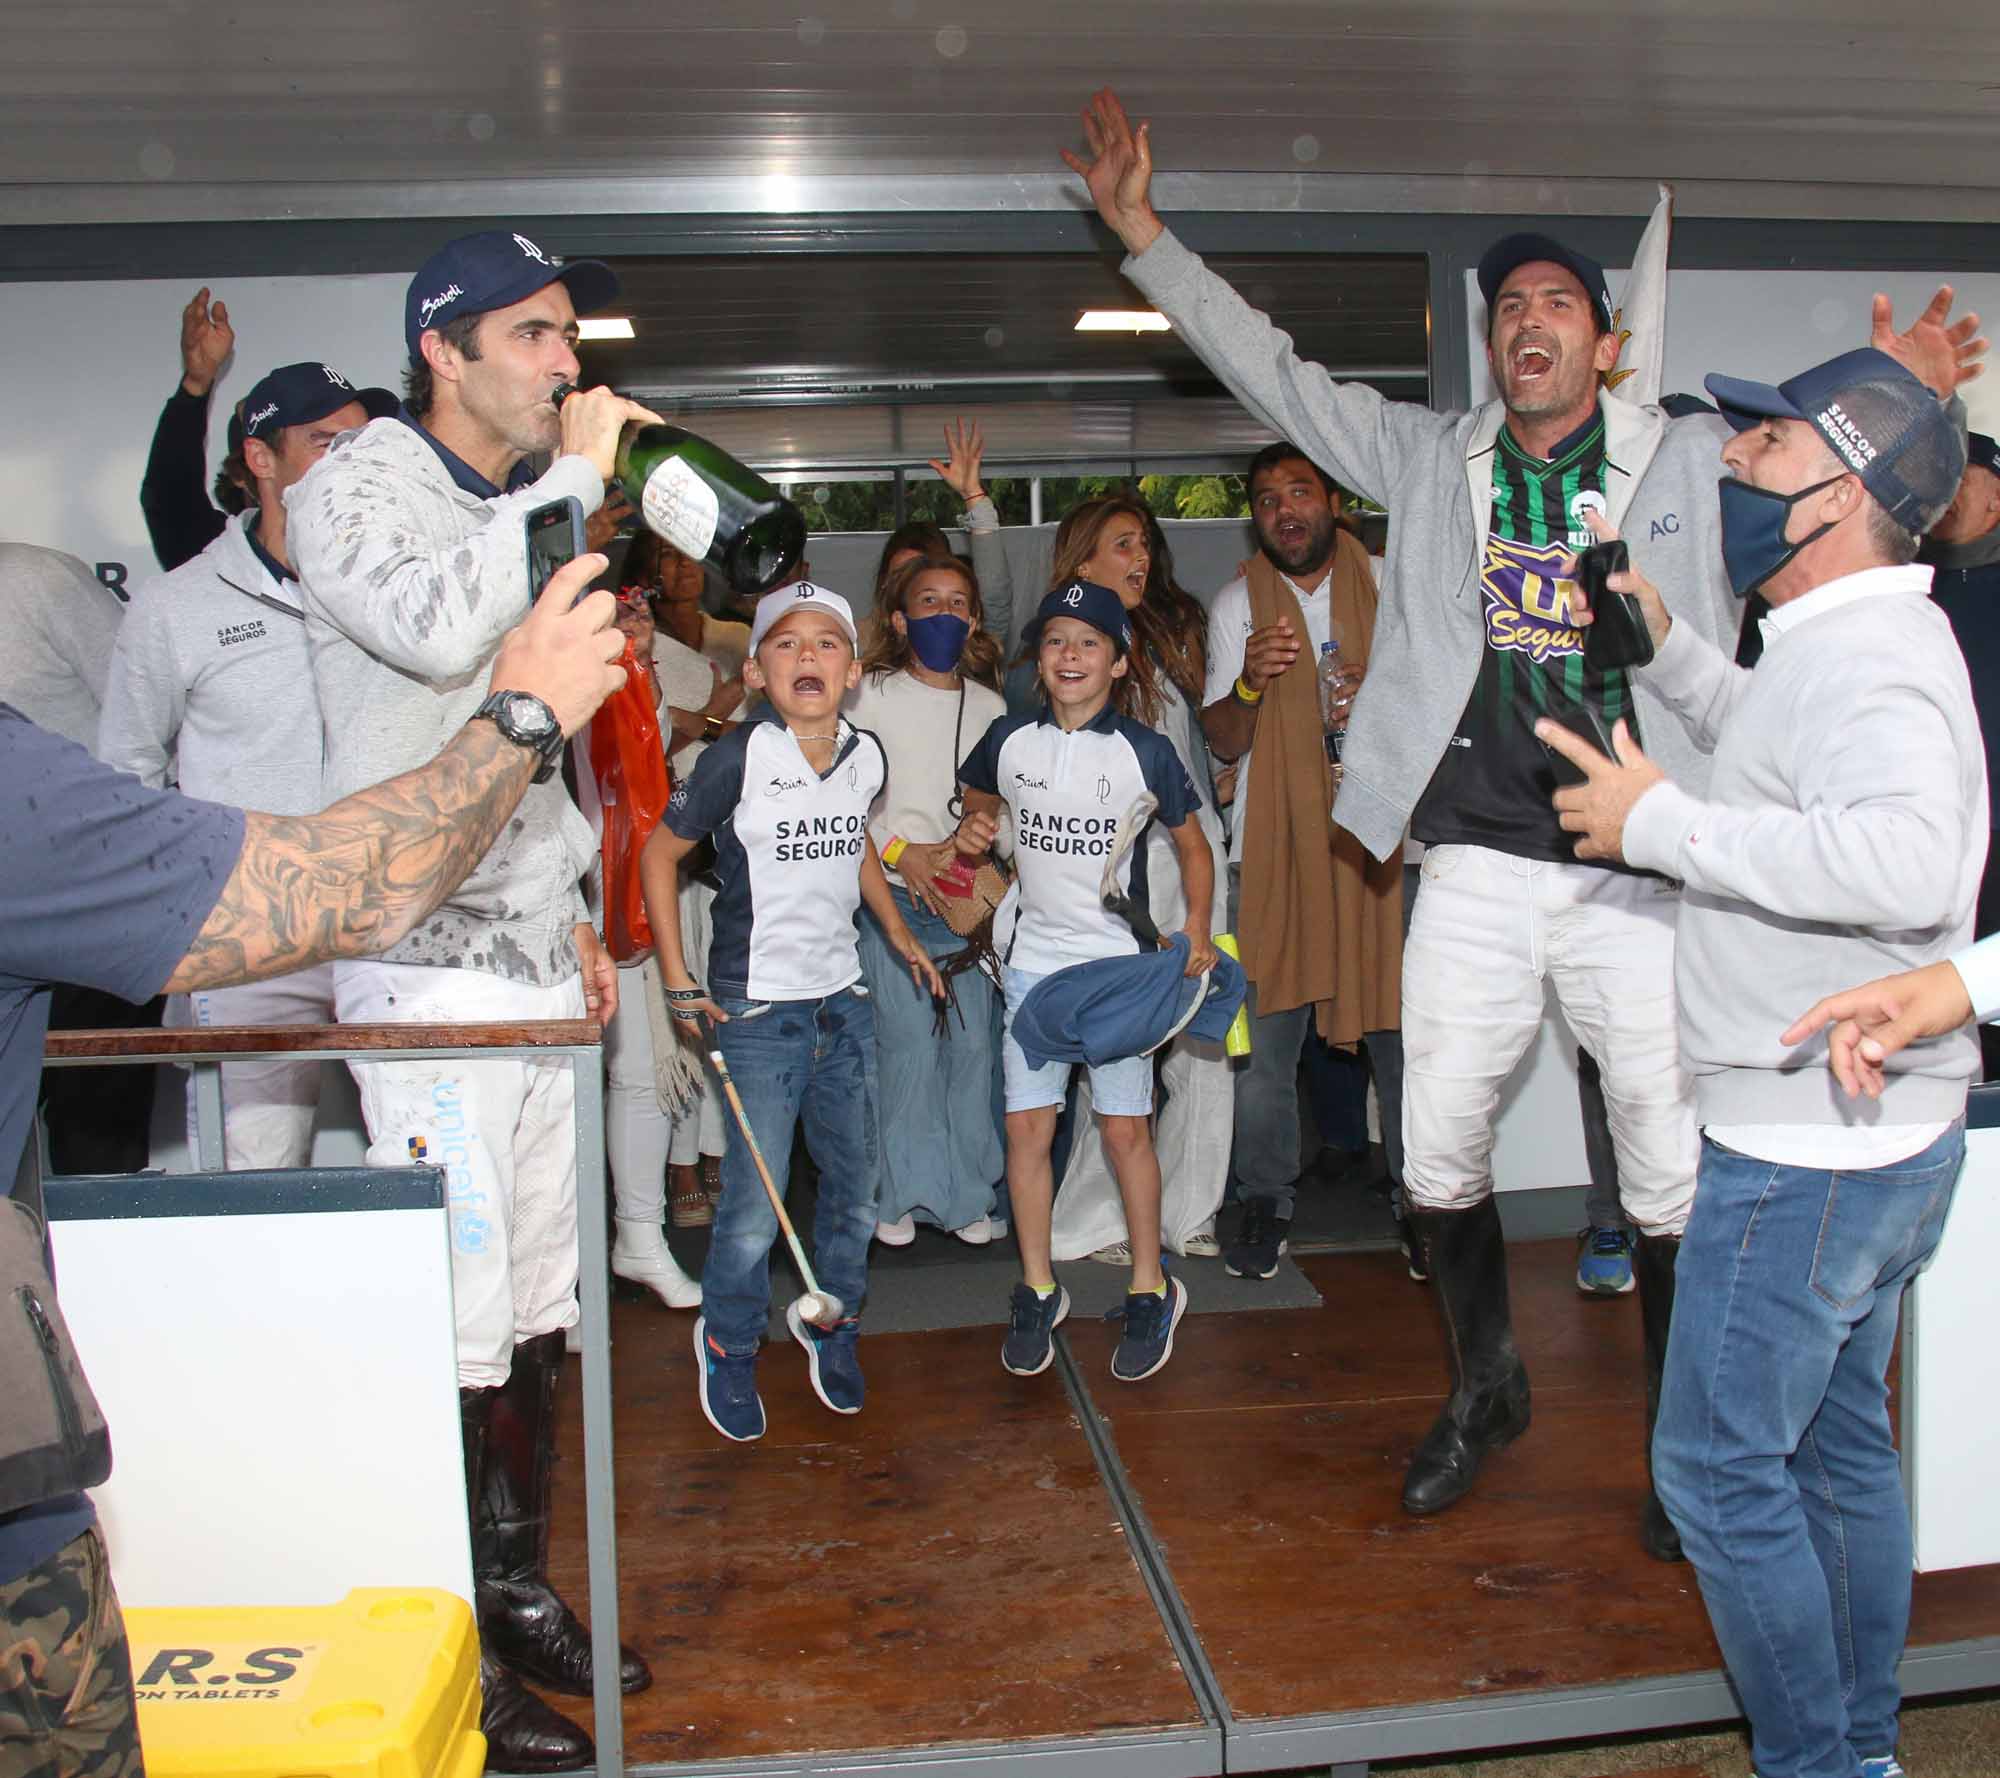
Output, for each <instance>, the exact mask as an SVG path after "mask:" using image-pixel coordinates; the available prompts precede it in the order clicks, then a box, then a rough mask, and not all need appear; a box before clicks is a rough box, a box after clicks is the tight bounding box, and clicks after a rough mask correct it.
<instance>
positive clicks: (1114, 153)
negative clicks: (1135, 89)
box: [1062, 86, 1164, 253]
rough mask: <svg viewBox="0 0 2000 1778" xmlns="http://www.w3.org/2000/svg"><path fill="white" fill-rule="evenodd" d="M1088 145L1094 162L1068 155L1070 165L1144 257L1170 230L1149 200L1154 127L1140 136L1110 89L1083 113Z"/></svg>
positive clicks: (1130, 247)
mask: <svg viewBox="0 0 2000 1778" xmlns="http://www.w3.org/2000/svg"><path fill="white" fill-rule="evenodd" d="M1083 139H1084V141H1085V143H1086V144H1087V145H1088V147H1089V150H1090V158H1089V159H1088V160H1085V159H1084V158H1083V157H1082V156H1081V155H1076V154H1072V153H1071V152H1070V151H1069V150H1068V149H1067V148H1065V149H1064V150H1063V151H1062V157H1063V161H1064V163H1065V164H1066V165H1067V166H1068V167H1069V169H1070V171H1071V172H1073V173H1080V174H1081V175H1082V176H1083V182H1084V184H1085V185H1086V186H1088V187H1089V188H1090V201H1091V202H1092V203H1093V204H1095V205H1096V206H1097V213H1098V215H1100V216H1102V217H1103V218H1104V220H1105V222H1106V223H1107V224H1109V226H1110V228H1111V231H1112V233H1113V234H1115V235H1116V236H1117V237H1118V238H1119V240H1121V241H1123V242H1124V243H1125V248H1126V251H1127V252H1130V253H1143V252H1145V251H1146V249H1147V248H1148V247H1150V246H1151V245H1152V244H1153V242H1154V241H1155V240H1157V239H1158V238H1159V235H1160V231H1161V229H1162V228H1163V227H1164V224H1162V222H1161V221H1160V219H1159V217H1158V216H1157V215H1156V214H1155V213H1154V210H1153V202H1152V198H1151V196H1150V195H1149V194H1150V192H1151V189H1152V184H1153V140H1152V125H1151V124H1148V123H1142V124H1140V125H1139V127H1138V128H1137V129H1136V130H1135V129H1133V127H1132V120H1131V118H1129V117H1128V116H1126V114H1125V107H1124V106H1123V105H1122V104H1121V103H1120V102H1119V98H1118V95H1117V94H1116V93H1114V92H1113V91H1112V90H1111V89H1110V88H1109V87H1108V86H1107V87H1104V88H1102V89H1100V90H1099V91H1098V92H1096V93H1093V94H1092V95H1091V100H1090V103H1089V104H1088V105H1086V106H1085V107H1084V108H1083Z"/></svg>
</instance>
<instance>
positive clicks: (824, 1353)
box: [785, 1302, 865, 1414]
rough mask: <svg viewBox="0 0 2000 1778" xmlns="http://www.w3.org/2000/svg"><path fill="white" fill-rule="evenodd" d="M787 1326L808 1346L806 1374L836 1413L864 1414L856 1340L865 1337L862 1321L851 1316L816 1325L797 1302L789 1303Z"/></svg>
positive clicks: (815, 1389)
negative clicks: (828, 1324)
mask: <svg viewBox="0 0 2000 1778" xmlns="http://www.w3.org/2000/svg"><path fill="white" fill-rule="evenodd" d="M785 1325H786V1326H787V1327H789V1328H790V1329H791V1330H792V1338H793V1339H795V1340H797V1341H798V1343H799V1344H800V1345H801V1346H803V1347H804V1348H805V1349H806V1375H807V1376H808V1377H810V1378H811V1379H812V1386H813V1394H815V1395H817V1396H818V1397H819V1398H820V1400H821V1401H823V1402H825V1403H826V1405H827V1406H828V1407H830V1408H831V1409H833V1411H834V1412H835V1413H836V1414H858V1413H860V1412H861V1398H862V1395H863V1394H864V1393H865V1391H864V1390H863V1387H862V1383H861V1362H860V1360H859V1358H857V1357H856V1355H855V1351H854V1342H855V1341H856V1340H857V1339H859V1338H860V1336H861V1323H860V1322H859V1321H858V1320H857V1319H856V1318H855V1317H854V1316H852V1315H850V1316H848V1318H847V1319H846V1320H845V1321H836V1322H835V1323H834V1324H833V1326H831V1327H816V1326H815V1325H814V1324H813V1323H812V1322H810V1321H808V1320H807V1319H806V1318H805V1317H804V1316H803V1315H801V1314H800V1313H799V1306H798V1304H797V1303H795V1302H794V1303H787V1304H786V1305H785Z"/></svg>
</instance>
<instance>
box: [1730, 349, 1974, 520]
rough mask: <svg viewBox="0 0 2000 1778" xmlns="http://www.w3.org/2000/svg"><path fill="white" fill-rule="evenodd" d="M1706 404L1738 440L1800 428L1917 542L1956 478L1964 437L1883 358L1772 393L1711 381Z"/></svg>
mask: <svg viewBox="0 0 2000 1778" xmlns="http://www.w3.org/2000/svg"><path fill="white" fill-rule="evenodd" d="M1706 382H1707V388H1708V392H1709V394H1711V395H1712V396H1714V397H1715V401H1716V405H1717V406H1718V407H1720V408H1721V409H1722V417H1723V418H1724V419H1725V420H1727V421H1728V422H1729V423H1730V425H1732V426H1733V427H1735V428H1736V430H1737V431H1738V432H1743V431H1747V430H1748V429H1749V428H1750V427H1752V426H1754V425H1756V423H1757V422H1758V421H1759V420H1764V419H1778V420H1804V421H1805V422H1806V423H1807V424H1808V425H1810V426H1811V427H1812V428H1813V429H1814V430H1815V431H1816V432H1818V433H1819V435H1820V436H1821V437H1822V438H1823V439H1825V440H1826V442H1827V445H1828V446H1829V447H1830V448H1831V450H1832V452H1833V454H1834V456H1835V458H1836V459H1837V460H1838V461H1840V462H1841V463H1843V464H1845V465H1846V466H1847V468H1848V469H1849V470H1851V471H1852V472H1853V473H1854V474H1855V475H1857V476H1859V477H1860V478H1861V485H1862V486H1863V487H1864V488H1866V489H1867V490H1868V492H1869V493H1870V494H1871V495H1873V496H1874V498H1875V499H1876V501H1877V502H1878V503H1879V504H1880V505H1881V507H1882V508H1883V510H1884V511H1886V512H1887V513H1888V515H1889V516H1890V517H1891V518H1892V519H1894V520H1895V521H1896V523H1897V524H1899V525H1901V526H1902V527H1903V529H1904V530H1906V531H1909V532H1912V533H1913V534H1915V535H1917V536H1919V537H1920V536H1922V535H1923V534H1924V532H1926V531H1928V530H1929V529H1930V528H1931V526H1932V525H1933V524H1935V523H1936V522H1937V519H1938V517H1939V515H1940V514H1941V513H1942V512H1943V511H1944V509H1945V508H1946V507H1947V506H1949V505H1950V504H1951V498H1952V496H1953V495H1954V494H1956V493H1957V492H1958V484H1959V482H1960V481H1961V480H1962V479H1963V477H1964V475H1965V429H1964V426H1963V423H1962V422H1960V421H1958V420H1955V419H1953V417H1952V415H1951V412H1950V410H1949V409H1948V408H1947V407H1946V405H1945V404H1944V403H1943V402H1941V401H1940V400H1938V398H1937V396H1936V395H1934V394H1933V393H1932V392H1931V390H1930V388H1929V387H1928V385H1926V384H1924V383H1922V382H1920V381H1919V380H1918V379H1917V378H1916V377H1915V376H1913V375H1911V373H1910V372H1909V371H1907V370H1906V369H1904V368H1903V366H1902V365H1900V364H1899V363H1897V362H1896V360H1895V359H1893V358H1891V357H1890V356H1889V355H1888V353H1886V352H1878V351H1876V350H1875V348H1874V347H1873V346H1862V347H1859V348H1857V349H1856V350H1855V351H1852V352H1843V353H1841V355H1840V356H1839V357H1838V358H1829V359H1828V360H1827V361H1826V363H1824V364H1816V365H1814V366H1813V367H1812V369H1810V370H1802V371H1800V372H1799V374H1798V375H1797V376H1795V377H1789V378H1787V379H1786V380H1785V381H1784V382H1782V383H1778V384H1775V385H1774V384H1771V383H1752V382H1747V381H1745V380H1744V379H1743V378H1741V377H1724V376H1711V377H1709V378H1707V379H1706Z"/></svg>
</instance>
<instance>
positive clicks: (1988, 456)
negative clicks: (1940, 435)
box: [1965, 432, 2000, 475]
mask: <svg viewBox="0 0 2000 1778" xmlns="http://www.w3.org/2000/svg"><path fill="white" fill-rule="evenodd" d="M1965 462H1966V467H1967V468H1969V469H1983V470H1985V471H1986V473H1987V474H1988V475H2000V445H1996V444H1995V443H1994V442H1993V440H1992V438H1991V437H1990V436H1989V435H1988V434H1987V433H1984V432H1968V433H1967V434H1966V435H1965Z"/></svg>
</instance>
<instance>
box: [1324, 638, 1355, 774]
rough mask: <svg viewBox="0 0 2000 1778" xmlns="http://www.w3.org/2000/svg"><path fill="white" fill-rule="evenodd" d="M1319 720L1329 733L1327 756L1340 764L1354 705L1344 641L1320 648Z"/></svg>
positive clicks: (1336, 640) (1332, 640) (1325, 644)
mask: <svg viewBox="0 0 2000 1778" xmlns="http://www.w3.org/2000/svg"><path fill="white" fill-rule="evenodd" d="M1317 677H1318V680H1319V719H1320V723H1321V725H1322V726H1323V727H1324V728H1325V730H1326V757H1327V759H1328V760H1329V761H1330V762H1331V763H1332V764H1334V765H1336V766H1337V765H1339V764H1340V746H1341V742H1342V741H1343V740H1345V739H1346V736H1347V707H1348V705H1349V704H1350V703H1352V702H1353V698H1352V697H1351V696H1350V695H1349V693H1348V690H1347V684H1346V681H1345V680H1344V679H1343V678H1342V676H1341V671H1340V642H1339V640H1338V638H1335V637H1329V638H1328V639H1327V640H1326V641H1324V642H1322V643H1321V644H1320V645H1319V666H1318V669H1317Z"/></svg>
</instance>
